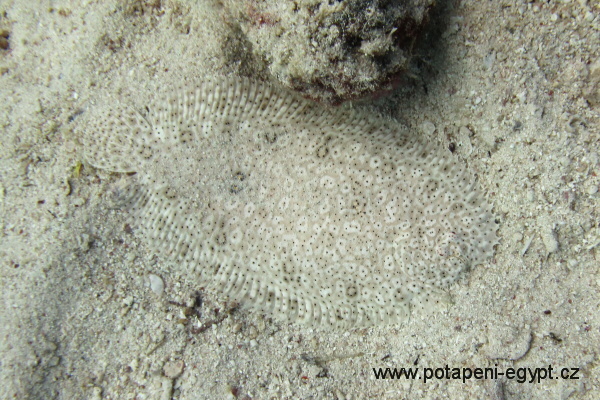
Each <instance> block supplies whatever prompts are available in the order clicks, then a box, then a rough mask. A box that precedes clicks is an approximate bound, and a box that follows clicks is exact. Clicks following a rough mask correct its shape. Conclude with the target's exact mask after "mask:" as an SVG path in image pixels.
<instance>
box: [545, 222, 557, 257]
mask: <svg viewBox="0 0 600 400" xmlns="http://www.w3.org/2000/svg"><path fill="white" fill-rule="evenodd" d="M541 236H542V242H544V246H546V251H547V252H548V253H554V252H556V251H557V250H558V240H556V234H555V233H554V230H553V229H550V228H548V229H544V230H542V232H541Z"/></svg>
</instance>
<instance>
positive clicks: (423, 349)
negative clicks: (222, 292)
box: [0, 0, 600, 399]
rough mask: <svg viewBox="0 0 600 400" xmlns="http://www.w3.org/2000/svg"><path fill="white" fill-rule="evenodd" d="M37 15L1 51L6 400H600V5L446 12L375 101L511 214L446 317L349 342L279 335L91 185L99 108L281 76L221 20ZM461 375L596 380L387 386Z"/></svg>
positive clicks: (100, 13) (504, 216)
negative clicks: (227, 78)
mask: <svg viewBox="0 0 600 400" xmlns="http://www.w3.org/2000/svg"><path fill="white" fill-rule="evenodd" d="M31 3H34V2H29V1H25V0H13V1H10V0H5V1H0V31H2V30H3V29H6V30H8V31H9V32H10V37H9V43H10V49H9V50H8V51H0V101H1V103H0V127H1V128H0V185H1V187H0V194H1V196H0V223H1V227H2V230H1V231H0V287H1V298H2V301H3V305H2V308H1V311H0V338H1V339H0V355H1V358H0V398H3V399H4V398H17V399H52V398H60V399H101V398H102V399H169V398H174V399H204V398H206V399H220V398H239V399H271V398H272V399H280V398H288V399H298V398H302V399H307V398H312V399H321V398H327V399H368V398H382V399H398V398H431V399H438V398H452V399H460V398H471V399H472V398H492V399H521V398H522V399H526V398H548V399H565V398H571V399H575V398H577V399H596V398H598V397H599V396H600V364H599V362H598V361H599V360H598V351H599V350H598V349H600V313H599V305H600V296H599V291H600V275H599V272H598V264H599V258H600V254H599V253H598V252H599V251H600V228H599V227H598V219H599V216H598V210H599V202H598V199H599V196H600V195H599V194H598V186H599V177H598V175H600V164H599V158H598V152H599V149H600V146H599V143H600V137H599V132H600V127H599V114H598V111H599V108H598V107H599V104H598V102H599V96H600V95H599V94H598V88H599V87H600V58H599V52H600V39H599V35H600V33H599V32H600V16H599V14H600V8H599V6H598V5H597V3H596V2H593V1H585V0H579V1H562V2H550V3H547V2H536V3H531V4H528V3H527V2H520V1H498V2H496V1H489V2H488V1H486V2H478V1H470V2H468V1H465V2H462V3H461V4H460V5H456V6H450V5H448V4H446V2H441V1H440V3H444V4H446V5H445V9H446V12H447V13H448V14H449V15H447V16H446V17H445V18H442V19H434V22H435V23H437V24H442V23H443V24H446V25H447V26H445V27H444V28H442V27H440V29H439V31H440V32H443V33H442V34H441V35H440V37H439V38H437V39H435V38H431V42H435V43H436V46H435V48H432V49H430V50H422V51H421V53H420V56H419V58H418V59H417V60H415V62H414V64H415V66H418V67H419V68H418V69H415V70H414V71H413V74H414V78H413V79H407V82H406V83H407V85H406V86H405V87H403V88H400V89H399V90H397V91H396V92H395V94H394V95H392V96H391V97H389V98H385V99H379V100H376V101H371V102H363V103H361V104H360V105H357V106H360V107H374V108H376V109H378V110H382V111H384V112H389V113H390V114H391V115H393V116H394V117H396V118H397V119H398V120H400V121H401V122H402V123H404V124H406V125H408V126H409V127H411V128H412V129H414V130H423V131H431V127H432V124H433V126H435V131H434V132H433V133H432V136H433V137H434V138H435V139H436V140H441V141H443V142H445V143H447V144H450V143H454V144H455V147H456V153H457V154H458V156H459V157H460V158H461V159H463V160H464V162H466V163H467V164H468V165H469V168H471V169H472V170H473V171H474V172H475V173H476V174H477V175H478V177H479V180H480V183H481V185H482V187H483V189H484V190H485V191H486V192H487V193H488V198H489V199H490V201H491V202H493V203H494V210H495V213H496V215H497V216H498V219H499V220H500V222H501V225H500V230H499V235H500V237H501V241H502V243H501V244H500V245H499V246H498V248H497V251H496V255H495V257H494V259H493V260H491V261H490V262H489V263H487V264H486V265H481V266H478V267H476V268H475V269H474V270H473V271H472V272H471V274H470V275H469V276H467V278H466V279H464V280H463V281H461V282H459V284H457V285H455V286H454V287H452V289H451V291H450V292H451V295H452V296H453V298H454V300H455V304H454V305H452V306H451V307H449V308H448V310H447V311H446V312H442V313H439V314H435V315H415V317H414V318H413V319H411V321H410V322H408V323H407V324H405V325H403V326H389V327H377V328H372V329H363V330H358V331H351V332H346V333H327V332H320V331H315V330H311V329H305V328H302V327H298V326H296V325H285V324H279V323H276V322H273V321H271V320H269V319H265V318H264V317H263V316H262V315H260V314H258V313H248V312H246V311H242V310H237V309H232V308H231V305H230V304H228V303H227V301H226V299H224V298H222V297H220V296H218V295H216V294H214V293H211V292H207V291H203V290H201V288H199V287H198V285H197V284H196V283H195V281H194V277H193V276H185V275H181V274H180V272H179V271H178V269H177V266H176V265H168V264H165V263H164V262H162V261H161V260H160V259H158V258H156V257H155V256H154V254H153V249H150V248H146V247H144V246H141V245H140V244H139V242H138V240H137V239H136V236H135V232H131V230H130V229H129V228H128V227H125V226H124V223H123V221H124V217H123V215H122V214H121V213H120V212H119V211H118V210H113V209H111V208H110V206H109V204H108V203H107V201H106V192H107V190H108V189H109V186H110V184H111V183H112V182H114V181H115V180H116V179H117V177H116V176H113V175H109V174H106V173H104V172H101V171H97V170H94V169H91V168H89V167H87V166H83V168H82V169H81V170H80V168H79V167H78V165H79V164H78V163H79V161H80V160H81V149H80V146H79V144H78V140H77V137H76V135H75V133H74V131H75V130H77V129H80V128H81V127H79V126H78V119H77V116H78V115H79V114H80V113H81V112H82V111H84V110H85V109H86V108H88V107H93V101H94V99H96V98H98V97H99V96H105V95H106V94H110V95H112V96H118V95H119V93H120V91H122V90H126V91H129V92H133V93H136V92H138V91H139V92H140V93H141V92H142V89H143V88H146V87H152V86H161V85H163V86H169V85H172V84H173V83H174V82H178V81H179V80H181V77H183V76H187V77H190V76H192V77H198V78H201V77H202V76H205V75H206V74H210V75H217V76H219V75H227V74H231V73H233V74H241V75H256V76H260V77H263V78H264V77H265V73H264V72H263V71H262V69H261V68H260V67H259V66H258V65H257V64H256V62H255V61H253V57H250V56H247V55H246V52H245V50H244V49H245V47H247V45H248V44H247V43H244V42H243V40H241V39H240V38H239V31H238V30H235V29H233V28H232V26H233V25H232V23H231V21H229V20H228V18H227V17H226V16H225V15H224V13H223V12H222V10H221V9H220V7H219V4H218V2H217V1H214V2H213V1H207V0H201V1H183V0H180V1H171V0H165V1H163V2H162V3H161V2H159V1H157V0H154V1H150V0H147V1H135V0H129V1H126V2H124V3H125V5H119V3H120V2H117V1H106V2H92V1H76V0H72V1H67V0H65V1H40V2H39V4H35V5H34V6H30V5H29V4H31ZM36 3H37V2H36ZM140 4H145V5H146V7H145V10H143V11H138V10H137V9H138V7H136V6H139V5H140ZM152 4H157V5H160V7H152V6H151V5H152ZM594 7H595V8H594ZM139 10H142V9H141V8H139ZM433 31H434V32H435V31H436V30H435V29H434V30H433ZM434 39H435V40H434ZM594 93H595V94H594ZM151 274H154V275H156V276H159V277H161V278H162V280H163V282H164V292H162V294H157V293H156V292H160V290H156V288H157V285H158V286H160V285H159V283H157V282H156V277H153V278H152V280H153V282H152V286H151V280H150V279H151V278H150V276H151ZM153 289H154V290H153ZM197 293H199V295H197ZM196 298H201V299H202V301H201V302H200V301H198V300H194V299H196ZM176 303H178V304H179V305H177V304H176ZM200 303H201V304H200ZM192 305H195V307H191V306H192ZM211 321H215V323H212V322H211ZM211 323H212V325H211ZM207 326H208V328H207V329H198V327H207ZM181 361H182V362H183V363H182V362H181ZM446 364H447V365H448V366H449V367H451V368H452V367H456V368H465V367H470V368H476V367H481V368H484V367H489V366H494V365H495V364H497V365H498V368H499V370H500V371H504V370H506V369H507V368H509V367H513V368H527V367H529V368H532V369H535V368H541V367H547V366H548V365H552V366H553V368H554V376H557V375H558V373H557V372H556V371H560V369H561V368H564V367H567V368H579V373H578V375H577V376H578V377H579V378H580V379H578V380H565V379H552V380H543V381H541V382H540V383H518V382H517V381H516V380H507V379H498V380H492V379H481V380H475V379H471V380H469V381H467V382H466V383H463V382H462V381H459V380H449V379H440V380H431V381H429V382H423V380H414V381H411V380H406V379H402V380H375V379H374V375H373V372H372V368H373V367H397V368H400V367H413V366H415V365H416V366H417V367H420V368H424V367H444V366H445V365H446ZM182 368H183V370H182ZM181 371H182V372H181Z"/></svg>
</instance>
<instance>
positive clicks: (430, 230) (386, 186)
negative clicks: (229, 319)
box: [86, 79, 496, 328]
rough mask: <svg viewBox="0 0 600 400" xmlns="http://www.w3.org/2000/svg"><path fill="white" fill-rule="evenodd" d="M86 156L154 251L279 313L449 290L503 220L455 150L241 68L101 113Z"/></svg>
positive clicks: (417, 300) (416, 298) (391, 317)
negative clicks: (117, 184) (238, 73)
mask: <svg viewBox="0 0 600 400" xmlns="http://www.w3.org/2000/svg"><path fill="white" fill-rule="evenodd" d="M86 141H87V143H86V157H87V160H88V161H89V162H90V163H91V164H93V165H95V166H97V167H99V168H104V169H107V170H109V171H114V172H136V174H135V175H133V176H128V177H126V178H125V182H126V184H125V187H124V188H123V189H122V190H119V191H118V194H117V197H118V198H119V199H120V202H121V204H122V205H123V206H125V208H126V209H128V212H129V215H130V217H131V220H132V224H133V226H135V227H136V229H137V232H139V234H141V235H142V236H143V238H144V239H145V241H146V243H147V244H148V246H149V248H150V249H152V250H155V251H156V252H158V253H160V254H162V255H163V256H164V257H166V258H169V259H171V260H175V261H177V263H178V264H179V265H180V266H181V267H182V268H185V269H187V270H189V272H190V274H194V275H196V276H198V281H199V283H201V284H203V285H214V286H215V287H217V288H219V289H220V290H222V291H223V292H225V293H227V294H228V295H229V296H230V297H231V298H233V299H235V300H237V301H240V302H241V303H242V304H245V305H249V306H254V307H255V308H257V309H260V310H263V311H266V312H270V313H272V314H273V315H274V316H276V317H279V318H281V319H283V320H290V321H297V322H302V323H306V324H310V325H321V326H326V327H341V328H350V327H355V326H369V325H373V324H379V323H389V322H398V321H402V320H405V319H406V318H407V317H408V316H409V315H410V312H411V309H413V308H430V307H431V305H434V304H437V303H439V302H444V301H445V300H446V295H445V289H446V288H447V287H448V285H449V284H451V283H452V282H454V281H455V280H456V279H457V278H458V277H459V276H460V274H461V273H462V272H464V271H466V270H468V268H470V267H471V266H473V265H475V264H479V263H481V262H483V261H484V260H485V259H486V258H488V257H490V256H491V254H492V253H493V245H494V244H495V243H496V235H495V231H496V226H495V223H494V221H493V220H494V218H493V215H492V214H491V212H490V206H489V205H487V204H486V203H485V201H484V199H483V197H482V196H481V194H480V193H479V192H478V189H477V187H476V185H475V184H474V183H473V182H472V179H471V177H470V175H469V174H468V173H467V172H466V169H465V168H464V167H463V166H462V165H460V164H459V163H457V160H456V159H455V157H454V156H453V155H451V153H450V152H448V151H444V150H442V149H441V147H439V146H437V145H435V144H428V143H424V142H423V141H422V140H421V139H420V138H419V137H417V136H414V135H411V134H409V133H407V132H406V131H405V130H403V129H402V128H401V127H400V126H399V125H397V124H395V123H393V122H390V121H386V120H383V119H379V118H376V117H372V116H367V115H363V114H360V113H356V112H354V113H353V112H351V111H348V110H345V111H344V110H336V111H327V110H325V109H323V108H322V107H319V106H316V105H315V104H313V103H311V102H308V101H306V100H302V99H299V98H297V97H296V96H294V95H290V94H288V93H286V92H282V91H279V90H277V89H274V88H272V87H269V86H265V85H262V84H258V83H251V82H248V81H245V80H236V79H230V80H227V81H225V82H222V83H211V82H208V83H204V84H201V85H194V86H187V87H186V86H184V87H182V88H179V89H175V90H173V91H171V92H169V93H166V94H165V95H164V96H160V97H159V100H157V101H156V102H154V103H153V104H149V105H148V106H147V109H146V110H143V111H142V112H138V111H136V110H134V109H133V108H131V107H127V106H117V107H116V108H115V109H114V110H113V111H111V112H109V111H107V110H100V112H99V114H98V116H96V117H90V128H89V133H88V134H86Z"/></svg>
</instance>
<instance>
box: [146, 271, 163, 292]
mask: <svg viewBox="0 0 600 400" xmlns="http://www.w3.org/2000/svg"><path fill="white" fill-rule="evenodd" d="M148 279H149V280H150V289H152V291H153V292H154V293H156V294H157V295H159V296H160V295H162V294H163V292H164V290H165V283H164V282H163V280H162V278H161V277H160V276H158V275H154V274H149V275H148Z"/></svg>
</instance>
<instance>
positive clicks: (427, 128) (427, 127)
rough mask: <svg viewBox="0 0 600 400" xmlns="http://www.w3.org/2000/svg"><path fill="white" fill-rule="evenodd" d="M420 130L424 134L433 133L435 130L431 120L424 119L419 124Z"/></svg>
mask: <svg viewBox="0 0 600 400" xmlns="http://www.w3.org/2000/svg"><path fill="white" fill-rule="evenodd" d="M421 130H422V131H423V133H424V134H426V135H433V132H435V125H434V124H433V122H431V121H425V122H423V124H421Z"/></svg>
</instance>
